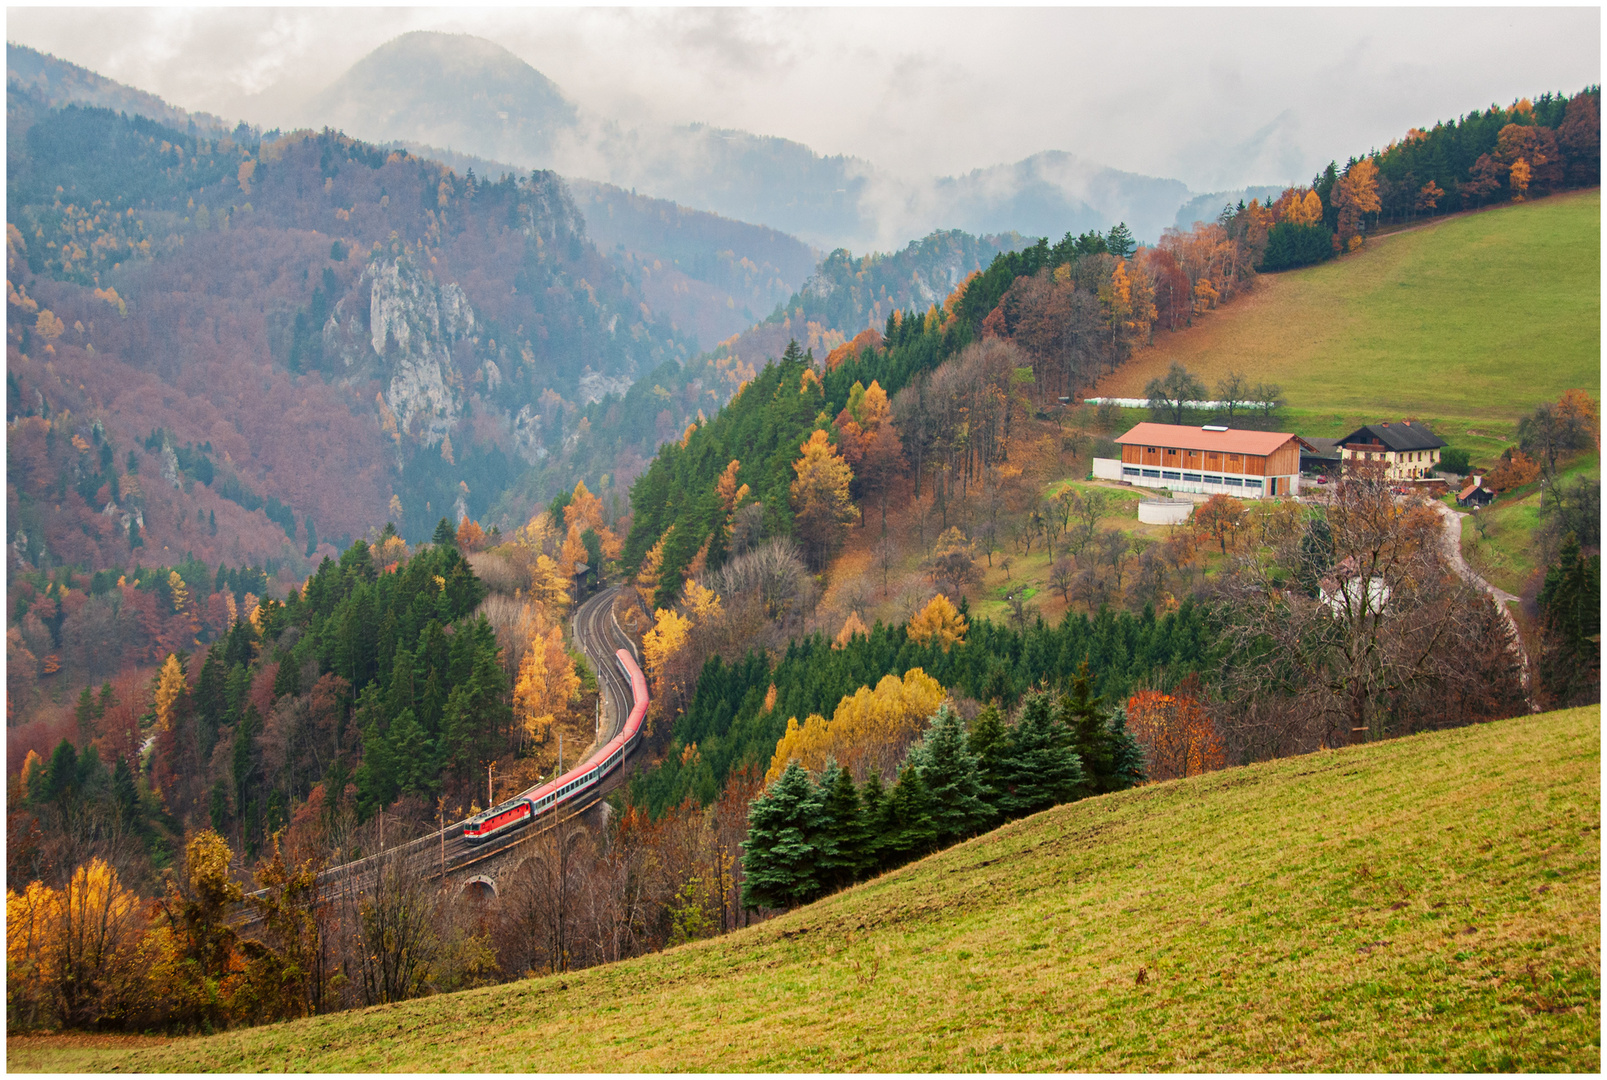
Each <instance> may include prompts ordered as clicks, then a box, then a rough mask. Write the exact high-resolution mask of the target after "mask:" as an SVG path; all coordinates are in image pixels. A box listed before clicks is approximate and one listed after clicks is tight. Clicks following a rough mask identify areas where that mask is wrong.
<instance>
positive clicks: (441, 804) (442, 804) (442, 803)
mask: <svg viewBox="0 0 1607 1080" xmlns="http://www.w3.org/2000/svg"><path fill="white" fill-rule="evenodd" d="M435 810H436V813H437V814H439V815H440V821H441V885H442V887H443V888H445V886H446V796H445V795H442V796H441V798H440V799H439V800H438V801H437V802H436V804H435Z"/></svg>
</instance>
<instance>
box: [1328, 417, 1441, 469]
mask: <svg viewBox="0 0 1607 1080" xmlns="http://www.w3.org/2000/svg"><path fill="white" fill-rule="evenodd" d="M1444 445H1445V442H1444V440H1442V439H1440V438H1439V437H1438V436H1437V435H1435V434H1434V433H1433V432H1432V431H1430V430H1429V429H1428V428H1426V427H1424V426H1423V425H1422V424H1414V423H1412V422H1411V421H1410V420H1403V421H1401V422H1400V423H1398V424H1391V423H1389V422H1388V421H1385V422H1384V423H1382V424H1368V425H1366V426H1365V427H1359V428H1357V429H1356V430H1355V431H1352V432H1351V433H1350V434H1349V435H1346V436H1345V437H1344V438H1343V439H1340V440H1339V450H1340V456H1341V457H1342V459H1343V460H1344V463H1345V466H1346V467H1347V468H1348V467H1350V466H1351V465H1352V464H1357V463H1372V464H1374V465H1378V464H1382V465H1383V467H1384V478H1385V479H1386V480H1416V479H1419V478H1421V477H1425V476H1433V475H1434V468H1435V466H1437V465H1438V464H1439V463H1440V447H1442V446H1444Z"/></svg>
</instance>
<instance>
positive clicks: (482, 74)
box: [305, 30, 576, 167]
mask: <svg viewBox="0 0 1607 1080" xmlns="http://www.w3.org/2000/svg"><path fill="white" fill-rule="evenodd" d="M305 111H306V113H307V114H308V119H309V121H311V122H312V123H314V125H315V126H323V125H325V124H327V125H330V126H334V127H339V128H342V129H343V130H345V131H346V132H347V133H348V134H350V135H356V136H359V137H361V138H364V139H369V140H373V141H376V142H383V141H390V140H398V141H412V142H422V143H429V144H432V145H437V146H456V147H463V146H464V145H465V144H466V143H468V142H472V144H473V146H474V148H475V149H476V150H477V151H479V152H481V153H483V154H484V155H485V156H489V157H495V158H498V159H501V160H511V161H514V162H517V163H519V164H522V165H526V166H527V167H528V166H530V165H535V164H544V163H545V162H546V159H547V158H548V156H549V155H550V153H551V149H552V141H553V138H554V137H555V136H556V135H557V134H558V132H559V131H561V130H563V129H566V128H568V127H570V126H571V125H573V124H574V122H575V118H576V111H575V107H574V105H572V104H571V103H570V102H569V101H568V100H566V99H565V98H564V96H563V93H562V91H560V90H559V89H558V87H557V86H556V85H555V84H554V83H553V82H552V80H551V79H548V78H547V77H546V76H545V75H543V74H542V73H541V72H539V71H537V70H536V69H535V68H533V67H531V66H530V65H529V64H527V63H525V62H524V61H523V60H521V59H519V57H517V56H515V55H514V54H513V53H511V52H509V51H508V50H507V49H505V48H503V47H502V46H501V45H498V44H497V43H496V42H493V41H487V40H486V39H485V38H480V37H474V36H473V35H471V34H444V33H438V32H435V31H428V30H415V31H412V32H409V33H406V34H402V35H401V36H399V37H396V38H392V39H391V40H390V41H388V42H386V43H385V44H383V45H381V46H380V47H379V48H377V49H375V50H374V51H373V52H371V53H369V54H368V55H367V56H365V57H363V58H362V59H361V60H359V61H358V62H357V63H355V64H353V65H352V66H351V67H350V68H349V69H348V70H347V71H346V72H345V74H343V75H341V77H340V78H338V79H336V80H335V81H334V83H333V84H331V85H330V86H329V87H327V88H326V89H325V90H323V91H322V92H321V93H319V94H318V95H317V96H315V97H314V98H313V99H312V100H311V101H310V102H308V103H307V106H306V108H305Z"/></svg>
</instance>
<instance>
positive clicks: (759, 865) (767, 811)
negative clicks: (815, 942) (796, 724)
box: [742, 761, 826, 908]
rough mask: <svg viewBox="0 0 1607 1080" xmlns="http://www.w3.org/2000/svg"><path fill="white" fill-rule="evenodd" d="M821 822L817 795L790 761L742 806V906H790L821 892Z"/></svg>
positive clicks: (823, 813)
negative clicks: (745, 821) (744, 816)
mask: <svg viewBox="0 0 1607 1080" xmlns="http://www.w3.org/2000/svg"><path fill="white" fill-rule="evenodd" d="M825 824H826V811H825V806H824V803H823V801H822V799H821V797H820V791H819V789H818V788H816V787H815V785H814V784H812V783H811V782H810V780H809V774H808V773H807V772H805V771H804V770H803V768H802V766H800V765H799V764H798V763H797V762H796V761H794V762H791V763H790V764H788V766H787V769H786V771H785V772H783V773H782V774H781V777H780V778H779V779H778V780H776V782H775V783H774V784H772V785H771V786H770V789H769V790H768V791H766V792H765V793H764V794H763V795H761V796H759V798H757V799H755V800H754V801H753V805H752V806H750V807H749V808H748V838H747V839H746V840H744V841H743V842H742V872H743V877H744V878H745V880H744V881H743V884H742V903H743V904H744V906H746V907H750V908H752V907H771V908H791V907H796V906H797V905H799V904H802V903H807V902H808V901H810V900H812V899H814V898H815V897H816V896H817V895H819V893H820V890H821V866H820V864H819V861H818V858H817V855H818V851H819V837H820V834H821V832H822V831H823V827H824V826H825Z"/></svg>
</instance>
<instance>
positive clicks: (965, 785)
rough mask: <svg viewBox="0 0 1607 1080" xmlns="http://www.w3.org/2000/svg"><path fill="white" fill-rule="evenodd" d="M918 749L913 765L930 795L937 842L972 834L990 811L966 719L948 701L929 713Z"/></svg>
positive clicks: (958, 838) (951, 840) (941, 842)
mask: <svg viewBox="0 0 1607 1080" xmlns="http://www.w3.org/2000/svg"><path fill="white" fill-rule="evenodd" d="M919 749H920V751H921V753H920V755H919V760H918V761H917V762H916V769H917V771H918V772H919V773H920V774H921V779H922V780H923V781H924V782H925V784H926V788H927V791H928V792H929V793H930V795H931V804H932V824H933V826H934V827H935V829H936V836H937V843H938V845H939V846H942V845H946V844H950V843H953V842H954V841H956V840H961V839H964V838H965V837H967V836H970V835H972V834H974V833H975V832H976V831H977V830H978V829H980V828H981V827H982V826H983V824H984V823H985V822H986V821H987V820H988V818H989V817H990V816H991V814H992V811H991V808H990V807H989V806H988V804H987V802H986V801H985V800H984V798H983V794H984V789H983V787H982V782H981V779H980V777H979V776H978V772H977V757H976V755H975V754H973V753H972V752H971V750H970V747H968V746H967V745H966V735H965V721H963V720H961V719H960V717H959V714H958V713H956V712H955V711H954V710H953V709H951V708H949V706H948V703H947V702H945V703H944V704H942V705H940V706H939V707H938V710H937V715H935V716H933V717H932V725H931V727H929V728H927V730H926V738H925V739H924V740H922V742H921V744H920V747H919ZM911 757H915V755H913V754H912V755H911Z"/></svg>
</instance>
